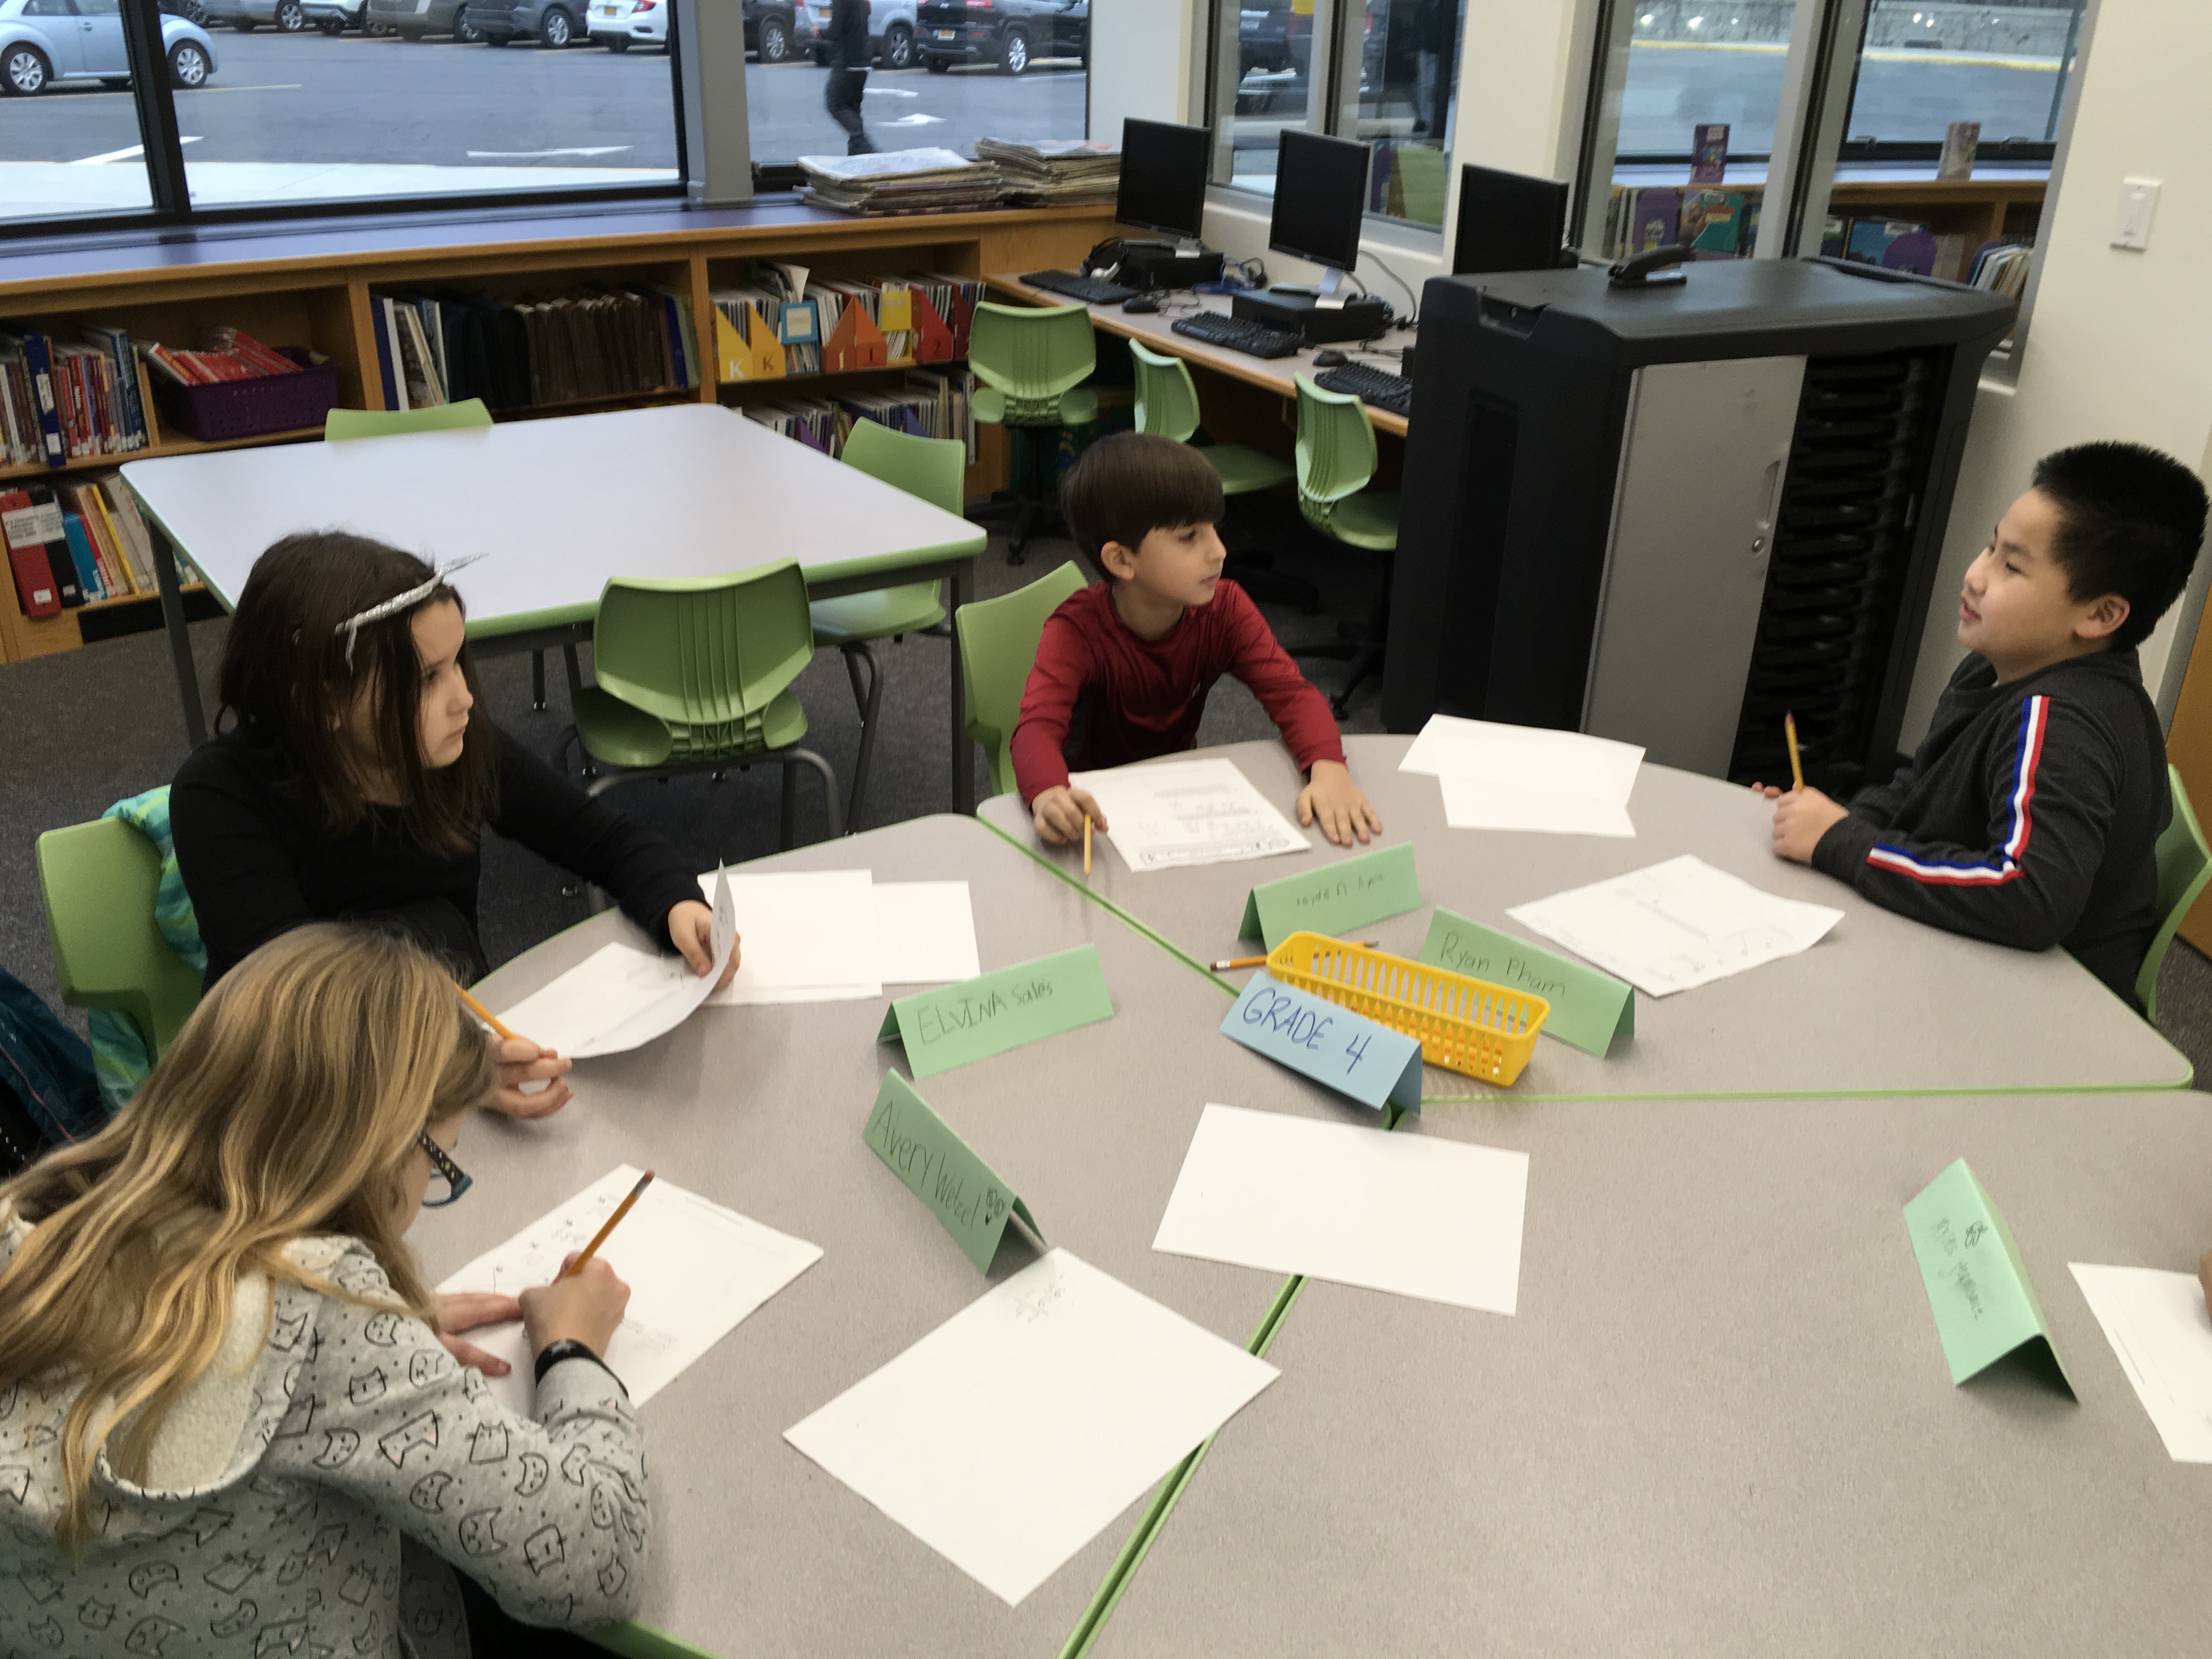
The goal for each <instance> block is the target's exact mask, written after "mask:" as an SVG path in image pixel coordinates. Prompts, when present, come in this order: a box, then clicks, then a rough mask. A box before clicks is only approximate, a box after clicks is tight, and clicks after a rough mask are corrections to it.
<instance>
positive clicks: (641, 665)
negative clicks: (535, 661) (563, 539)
mask: <svg viewBox="0 0 2212 1659" xmlns="http://www.w3.org/2000/svg"><path fill="white" fill-rule="evenodd" d="M813 658H814V629H813V626H812V623H811V621H810V619H809V617H808V615H807V609H806V578H805V576H804V575H803V574H800V572H799V561H798V560H796V559H785V560H783V561H782V562H780V563H777V564H772V565H766V566H763V567H762V568H758V569H754V570H745V571H740V572H738V574H734V575H728V576H671V577H665V578H649V577H642V576H617V577H616V578H614V579H613V580H611V581H609V582H608V583H607V585H606V586H605V588H604V589H602V590H601V592H600V593H599V617H598V619H597V620H596V621H595V622H594V623H592V671H593V677H594V678H595V679H596V680H597V682H598V683H597V684H593V685H588V686H584V687H582V688H580V689H579V690H577V692H576V693H575V696H574V712H575V717H576V723H575V724H574V726H570V727H569V728H568V730H567V731H566V732H563V733H562V736H561V743H560V745H559V747H558V748H557V749H556V750H555V753H556V757H562V756H565V753H566V751H567V749H568V742H569V739H570V738H574V739H576V740H577V741H578V742H579V743H580V744H581V745H582V747H583V750H584V755H585V758H586V767H585V770H586V775H588V776H589V777H590V785H589V788H590V793H592V794H594V795H597V794H599V793H602V792H604V791H605V790H608V789H611V788H613V787H615V786H616V785H617V784H618V783H629V782H632V781H636V780H639V779H643V778H666V777H673V776H675V775H678V774H679V773H684V772H699V771H708V770H711V771H714V772H720V771H723V770H725V769H727V768H729V767H732V766H740V767H743V766H748V765H750V764H751V763H754V762H756V761H763V760H766V761H774V762H775V763H778V764H780V765H781V766H782V768H783V769H784V772H783V811H782V826H781V827H782V836H783V840H782V844H783V845H784V846H785V847H789V846H790V845H791V844H792V842H793V837H794V832H795V829H796V825H797V815H798V799H797V797H796V796H795V795H794V794H793V791H792V787H791V769H792V768H793V767H794V766H799V765H806V766H811V767H812V768H813V769H815V770H816V771H817V772H818V773H820V774H821V775H822V793H823V802H824V805H825V806H826V808H827V811H828V813H829V834H830V835H831V836H833V837H834V836H842V834H844V833H845V826H844V819H843V817H842V814H841V813H840V812H839V811H838V805H837V775H836V773H834V772H832V771H831V770H830V769H829V762H827V761H825V760H823V758H822V757H821V756H819V755H817V754H816V753H814V751H813V750H810V749H802V748H800V747H799V746H798V745H799V739H800V738H803V737H805V735H806V711H805V709H803V708H800V707H799V698H798V696H797V695H796V694H795V693H793V691H792V690H790V686H791V683H792V681H793V680H795V679H797V678H799V671H800V670H801V669H803V668H805V666H806V665H807V664H808V663H809V662H811V661H812V660H813ZM601 765H606V766H614V767H619V768H621V770H619V771H616V772H611V773H606V774H605V775H600V774H599V770H598V769H599V766H601Z"/></svg>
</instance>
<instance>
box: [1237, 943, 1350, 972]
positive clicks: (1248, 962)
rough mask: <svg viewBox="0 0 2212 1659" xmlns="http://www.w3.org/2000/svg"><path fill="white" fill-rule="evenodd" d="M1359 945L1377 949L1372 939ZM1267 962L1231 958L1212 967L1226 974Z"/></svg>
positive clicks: (1259, 958)
mask: <svg viewBox="0 0 2212 1659" xmlns="http://www.w3.org/2000/svg"><path fill="white" fill-rule="evenodd" d="M1358 945H1359V948H1360V949H1361V950H1363V951H1372V950H1374V949H1376V944H1375V941H1374V940H1373V939H1360V940H1358ZM1266 963H1267V957H1227V958H1225V959H1224V960H1223V961H1220V962H1217V963H1212V969H1213V971H1214V972H1215V973H1217V974H1225V973H1228V972H1230V971H1231V969H1237V968H1258V967H1261V966H1264V965H1265V964H1266Z"/></svg>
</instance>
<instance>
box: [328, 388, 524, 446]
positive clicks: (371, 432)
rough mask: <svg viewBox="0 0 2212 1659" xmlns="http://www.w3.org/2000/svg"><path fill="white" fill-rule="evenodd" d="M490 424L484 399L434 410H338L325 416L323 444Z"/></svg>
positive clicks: (448, 430) (463, 401) (461, 402)
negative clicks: (350, 439) (349, 439)
mask: <svg viewBox="0 0 2212 1659" xmlns="http://www.w3.org/2000/svg"><path fill="white" fill-rule="evenodd" d="M490 424H491V410H489V409H486V408H485V407H484V400H483V398H463V399H462V400H461V401H460V402H459V403H457V404H438V405H437V406H436V407H435V408H431V409H334V410H331V412H330V413H329V414H327V415H325V416H323V441H324V442H325V443H337V442H338V441H341V440H343V439H347V438H389V437H392V436H393V435H396V434H398V433H402V432H459V431H462V430H465V428H470V427H478V426H489V425H490Z"/></svg>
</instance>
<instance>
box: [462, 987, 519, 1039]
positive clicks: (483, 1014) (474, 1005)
mask: <svg viewBox="0 0 2212 1659" xmlns="http://www.w3.org/2000/svg"><path fill="white" fill-rule="evenodd" d="M453 988H454V989H455V990H456V991H459V992H460V994H461V1000H462V1001H463V1002H465V1003H467V1004H468V1005H469V1012H471V1013H472V1014H474V1015H475V1016H476V1017H477V1018H478V1019H480V1020H482V1021H483V1023H484V1024H487V1025H489V1026H490V1027H491V1029H492V1030H495V1031H496V1032H498V1033H499V1034H500V1036H501V1037H503V1038H504V1039H506V1040H507V1042H521V1041H522V1039H521V1038H520V1037H519V1036H515V1034H514V1033H513V1032H512V1031H510V1030H507V1027H506V1026H504V1025H502V1024H500V1023H499V1016H498V1015H497V1014H495V1013H494V1012H492V1011H491V1010H490V1009H489V1008H487V1007H485V1006H483V1004H482V1003H481V1002H478V1001H477V1000H476V999H475V998H474V997H472V996H471V995H470V994H468V992H467V990H466V989H465V988H464V987H463V986H462V984H461V982H460V981H459V980H455V981H453Z"/></svg>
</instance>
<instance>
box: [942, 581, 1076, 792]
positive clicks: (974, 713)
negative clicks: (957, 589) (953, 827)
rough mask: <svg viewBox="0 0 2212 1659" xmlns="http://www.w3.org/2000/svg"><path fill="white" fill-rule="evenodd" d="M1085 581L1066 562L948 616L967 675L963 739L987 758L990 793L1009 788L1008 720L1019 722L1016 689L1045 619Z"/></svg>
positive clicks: (1032, 659)
mask: <svg viewBox="0 0 2212 1659" xmlns="http://www.w3.org/2000/svg"><path fill="white" fill-rule="evenodd" d="M1087 580H1088V579H1087V578H1086V577H1085V575H1084V574H1083V572H1082V571H1081V570H1080V569H1079V568H1077V566H1076V563H1075V562H1074V561H1073V559H1071V560H1069V561H1068V562H1066V564H1063V565H1062V566H1060V568H1059V569H1057V570H1054V571H1053V572H1052V573H1050V574H1048V575H1043V576H1040V577H1038V578H1037V579H1036V580H1035V581H1033V582H1031V583H1030V585H1029V586H1027V587H1024V588H1020V589H1018V590H1017V591H1015V592H1012V593H1002V594H1000V596H999V597H998V598H997V599H978V600H977V601H976V602H975V604H973V605H962V606H961V607H960V610H959V611H958V613H957V615H956V616H955V617H953V626H954V627H955V628H956V629H957V630H958V632H959V635H960V667H961V671H962V672H963V674H964V675H965V676H966V677H967V687H968V735H969V737H971V738H975V741H976V742H978V743H980V744H982V745H983V752H984V753H985V754H986V755H987V756H989V757H990V760H991V789H992V793H994V794H1000V795H1004V794H1007V793H1011V792H1012V789H1013V787H1014V755H1013V748H1012V744H1013V740H1014V722H1015V721H1016V720H1018V719H1020V718H1021V712H1022V691H1023V689H1024V687H1025V686H1027V685H1028V684H1029V683H1030V667H1031V665H1034V664H1035V663H1036V653H1037V641H1039V640H1041V639H1042V638H1043V637H1044V624H1045V618H1047V617H1049V616H1051V615H1052V613H1053V612H1054V611H1057V610H1059V609H1060V605H1061V604H1062V603H1063V602H1064V601H1065V600H1066V599H1067V596H1068V595H1069V594H1071V593H1075V592H1080V591H1081V590H1082V589H1083V587H1084V586H1085V583H1086V581H1087Z"/></svg>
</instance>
